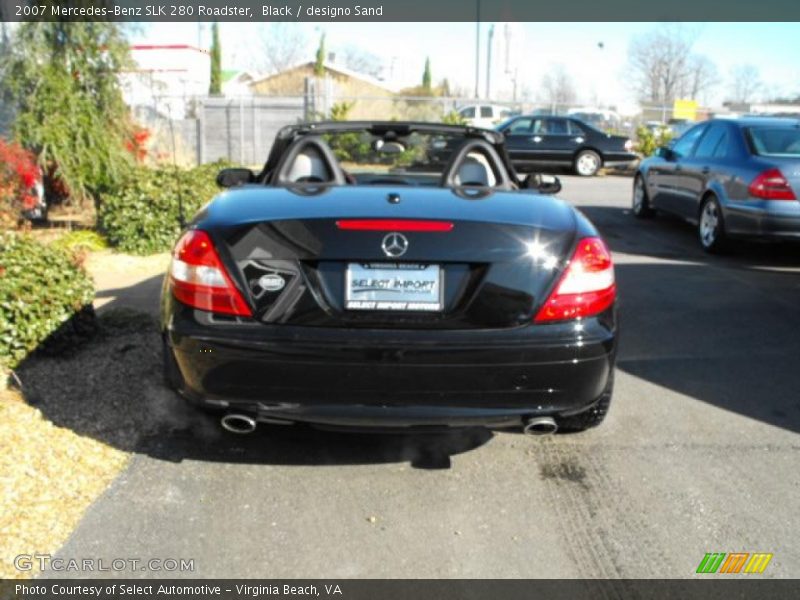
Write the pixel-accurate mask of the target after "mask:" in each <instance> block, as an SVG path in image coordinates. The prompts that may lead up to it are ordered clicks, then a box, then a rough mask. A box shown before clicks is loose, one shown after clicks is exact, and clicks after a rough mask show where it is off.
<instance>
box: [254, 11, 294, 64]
mask: <svg viewBox="0 0 800 600" xmlns="http://www.w3.org/2000/svg"><path fill="white" fill-rule="evenodd" d="M261 48H262V52H260V53H257V56H254V60H255V65H254V66H255V67H256V68H257V69H260V70H264V71H269V72H274V73H280V72H281V71H285V70H286V69H288V68H289V67H291V66H292V65H294V64H296V63H298V62H300V60H301V59H302V58H303V54H304V52H305V51H306V37H305V36H304V35H303V32H302V30H301V29H300V28H299V27H298V26H297V24H295V23H282V22H280V23H270V25H269V26H268V27H267V28H266V29H265V30H264V32H263V34H262V43H261Z"/></svg>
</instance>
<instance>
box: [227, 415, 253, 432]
mask: <svg viewBox="0 0 800 600" xmlns="http://www.w3.org/2000/svg"><path fill="white" fill-rule="evenodd" d="M220 424H221V425H222V428H223V429H225V430H226V431H230V432H231V433H240V434H246V433H253V432H254V431H255V430H256V420H255V419H254V418H253V417H250V416H248V415H242V414H238V413H230V414H227V415H225V416H224V417H222V419H220Z"/></svg>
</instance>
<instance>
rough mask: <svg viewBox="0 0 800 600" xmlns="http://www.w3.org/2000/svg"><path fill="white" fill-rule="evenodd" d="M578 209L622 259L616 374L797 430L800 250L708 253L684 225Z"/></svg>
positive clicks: (774, 247)
mask: <svg viewBox="0 0 800 600" xmlns="http://www.w3.org/2000/svg"><path fill="white" fill-rule="evenodd" d="M581 210H583V211H584V212H585V214H586V215H587V216H588V217H589V218H590V219H592V221H593V222H594V223H595V225H596V226H597V227H598V229H599V230H600V232H601V233H602V234H603V236H604V237H605V239H606V240H607V242H608V244H609V246H610V247H611V250H612V253H614V254H615V255H616V260H615V262H616V265H615V269H616V278H617V287H618V292H619V301H618V306H619V318H620V331H621V334H620V345H619V354H618V361H617V368H618V369H620V370H622V371H624V372H627V373H629V374H631V375H634V376H635V377H637V378H639V379H641V380H644V381H647V382H650V383H652V384H655V385H658V386H660V387H663V388H666V389H669V390H671V391H673V392H677V393H680V394H682V395H685V396H688V397H691V398H694V399H697V400H700V401H702V402H705V403H707V404H711V405H714V406H716V407H718V408H720V409H724V410H727V411H730V412H733V413H738V414H740V415H743V416H746V417H749V418H751V419H756V420H758V421H761V422H764V423H768V424H770V425H774V426H777V427H781V428H784V429H787V430H790V431H795V432H800V396H799V395H798V393H797V389H798V386H799V384H798V382H800V379H798V373H800V352H798V351H797V348H798V345H797V331H798V330H800V310H798V308H799V307H798V302H800V294H798V291H800V246H793V245H788V244H764V243H755V242H744V241H741V242H740V241H737V242H736V243H735V244H734V245H733V246H732V248H731V250H730V252H728V253H726V254H724V255H721V256H716V255H715V256H712V255H708V254H706V253H705V252H703V251H702V249H701V248H700V247H699V242H698V241H697V239H696V234H695V230H694V228H693V227H692V226H691V225H688V224H687V223H686V222H685V221H682V220H680V219H678V218H673V217H669V216H662V215H659V216H658V217H656V218H655V219H653V220H646V221H640V220H637V219H635V218H634V217H633V215H631V214H630V211H628V210H626V209H622V208H616V207H607V206H587V207H581Z"/></svg>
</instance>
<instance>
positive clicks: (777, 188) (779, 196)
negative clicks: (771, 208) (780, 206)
mask: <svg viewBox="0 0 800 600" xmlns="http://www.w3.org/2000/svg"><path fill="white" fill-rule="evenodd" d="M747 191H749V192H750V195H751V196H754V197H756V198H763V199H764V200H797V197H796V196H795V195H794V190H792V186H791V185H789V181H788V180H787V179H786V177H784V176H783V173H781V172H780V170H779V169H767V170H766V171H764V172H763V173H759V174H758V176H757V177H756V178H755V179H753V182H752V183H751V184H750V187H748V188H747Z"/></svg>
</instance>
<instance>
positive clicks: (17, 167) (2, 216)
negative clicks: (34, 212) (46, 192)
mask: <svg viewBox="0 0 800 600" xmlns="http://www.w3.org/2000/svg"><path fill="white" fill-rule="evenodd" d="M37 179H38V170H37V167H36V159H35V158H34V156H33V154H31V153H30V152H28V151H27V150H25V149H24V148H22V147H21V146H20V145H19V144H15V143H9V142H6V141H4V140H3V139H0V227H4V228H7V227H14V226H15V225H16V224H17V223H18V222H19V220H20V215H21V213H22V211H23V210H28V209H31V208H33V206H34V204H35V203H36V197H35V196H33V195H32V194H31V193H30V190H31V188H32V187H33V186H34V184H35V183H36V180H37Z"/></svg>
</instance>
